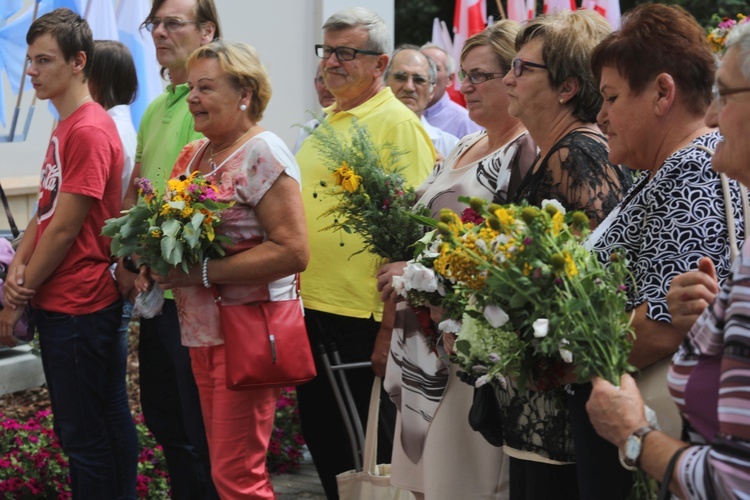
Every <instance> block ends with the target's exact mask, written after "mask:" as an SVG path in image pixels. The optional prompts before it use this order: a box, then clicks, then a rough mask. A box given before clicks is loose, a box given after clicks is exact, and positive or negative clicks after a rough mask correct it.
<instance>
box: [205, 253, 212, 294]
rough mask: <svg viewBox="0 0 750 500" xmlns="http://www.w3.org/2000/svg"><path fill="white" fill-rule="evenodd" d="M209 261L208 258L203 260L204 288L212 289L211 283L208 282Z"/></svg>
mask: <svg viewBox="0 0 750 500" xmlns="http://www.w3.org/2000/svg"><path fill="white" fill-rule="evenodd" d="M208 261H209V258H208V257H206V258H205V259H203V286H205V287H206V288H211V283H209V282H208Z"/></svg>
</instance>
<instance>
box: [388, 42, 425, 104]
mask: <svg viewBox="0 0 750 500" xmlns="http://www.w3.org/2000/svg"><path fill="white" fill-rule="evenodd" d="M405 50H413V51H414V52H416V53H418V54H419V55H420V56H422V57H424V58H425V59H426V60H427V80H428V81H429V82H430V92H432V89H433V88H434V87H435V80H437V64H435V61H433V60H432V58H431V57H430V56H428V55H427V54H425V53H424V52H422V51H421V50H419V46H418V45H414V44H411V43H402V44H401V45H399V46H398V47H396V50H394V51H393V54H391V59H390V61H388V67H387V68H386V69H385V73H383V81H385V79H386V78H388V75H390V74H391V66H393V61H394V60H395V59H396V54H398V53H399V52H403V51H405Z"/></svg>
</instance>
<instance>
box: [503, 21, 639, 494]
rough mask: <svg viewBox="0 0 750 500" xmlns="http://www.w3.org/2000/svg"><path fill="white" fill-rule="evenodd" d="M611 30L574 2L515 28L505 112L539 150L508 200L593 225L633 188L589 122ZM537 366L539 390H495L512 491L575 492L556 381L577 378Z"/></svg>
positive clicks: (566, 423) (569, 437)
mask: <svg viewBox="0 0 750 500" xmlns="http://www.w3.org/2000/svg"><path fill="white" fill-rule="evenodd" d="M610 32H611V28H610V27H609V25H608V24H607V22H606V21H605V19H604V18H603V17H602V16H601V15H599V14H598V13H596V12H595V11H593V10H581V11H577V12H570V11H563V12H559V13H555V14H551V15H544V16H540V17H538V18H536V19H533V20H531V21H529V22H527V23H526V24H524V25H523V27H522V28H521V31H520V32H519V33H518V36H517V37H516V50H517V54H516V56H515V59H514V60H513V64H512V68H511V70H510V71H509V72H508V73H507V75H505V78H503V82H504V83H505V85H506V89H507V93H508V101H509V108H508V112H509V114H510V115H511V116H513V117H515V118H517V119H519V120H520V121H521V123H522V124H523V125H524V126H525V127H526V129H527V130H528V131H529V134H530V135H531V137H532V138H533V139H534V141H535V142H536V144H537V145H538V146H539V155H538V156H537V158H536V160H535V163H534V166H533V167H532V170H531V172H530V173H529V174H528V175H527V176H526V177H525V178H524V180H523V182H522V184H521V186H520V187H519V189H518V191H516V193H515V196H514V198H513V199H512V200H511V201H513V202H516V203H520V202H522V201H524V200H525V201H527V202H528V203H529V204H531V205H536V206H541V203H542V201H544V200H546V199H554V200H557V201H559V202H560V203H561V204H562V206H563V207H565V209H566V210H583V211H584V212H585V213H586V215H588V216H589V218H590V220H591V225H592V226H596V225H597V224H599V223H600V222H601V221H602V220H603V219H604V218H605V217H606V215H607V213H608V212H609V211H610V210H612V209H613V208H614V207H615V206H616V205H617V203H618V201H619V200H620V199H621V198H622V196H623V194H624V193H625V191H626V190H627V188H628V187H629V186H630V184H631V182H630V176H629V175H628V174H627V173H626V172H624V171H623V169H621V168H620V167H618V166H616V165H613V164H612V163H610V162H609V160H608V158H607V142H606V138H605V137H604V136H603V135H602V133H601V131H600V130H599V128H598V127H597V125H596V114H597V112H598V111H599V108H600V106H601V102H602V98H601V96H600V95H599V92H598V90H597V85H596V82H595V80H594V77H593V74H592V73H591V69H590V67H589V60H590V56H591V53H592V52H593V50H594V47H595V46H596V45H597V43H599V42H600V41H601V40H603V39H604V38H605V37H606V36H607V35H608V34H609V33H610ZM566 366H567V365H566ZM535 371H536V373H533V374H531V375H532V379H533V381H532V383H531V385H532V386H533V387H534V388H535V389H537V390H530V389H528V388H525V387H518V385H517V384H516V382H515V381H511V383H510V384H509V385H508V390H498V391H496V394H497V397H498V400H499V403H500V408H501V412H500V413H501V420H502V421H503V438H504V441H505V446H504V450H505V452H506V454H507V455H509V456H510V494H511V499H540V500H541V499H545V500H547V499H557V498H559V499H570V498H578V485H577V479H576V469H575V460H576V454H575V450H574V445H573V437H572V433H571V429H570V422H569V417H568V412H567V407H566V395H565V391H564V389H563V387H562V384H563V383H566V382H568V381H569V380H568V379H572V380H574V379H575V376H574V375H573V374H569V375H566V374H565V373H564V371H563V368H562V367H561V366H553V367H548V368H544V369H542V368H540V369H538V370H535Z"/></svg>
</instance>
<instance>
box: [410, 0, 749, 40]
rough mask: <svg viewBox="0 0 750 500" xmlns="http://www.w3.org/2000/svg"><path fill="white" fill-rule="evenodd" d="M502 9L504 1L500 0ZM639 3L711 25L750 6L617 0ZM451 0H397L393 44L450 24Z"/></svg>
mask: <svg viewBox="0 0 750 500" xmlns="http://www.w3.org/2000/svg"><path fill="white" fill-rule="evenodd" d="M501 3H502V6H503V9H505V8H506V3H507V2H506V0H501ZM577 3H579V4H580V0H578V2H577ZM643 3H663V4H677V5H680V6H682V7H684V8H685V10H687V11H688V12H690V13H691V14H693V16H695V18H696V19H697V20H698V22H699V23H700V24H701V25H702V26H708V25H710V24H711V16H712V15H713V14H715V13H718V14H719V15H720V16H727V17H734V16H735V15H736V14H737V13H738V12H742V13H743V14H747V13H748V10H750V5H748V2H747V1H746V0H663V1H660V2H651V1H648V0H620V9H621V11H622V12H623V13H625V12H627V11H628V10H630V9H632V8H633V7H635V6H636V5H640V4H643ZM542 4H543V0H537V9H538V10H539V12H540V13H541V9H542ZM454 6H455V0H399V1H398V2H396V12H395V14H396V34H395V37H396V45H399V44H402V43H415V44H417V45H421V44H423V43H425V42H427V41H429V40H430V39H431V38H432V20H433V19H434V18H435V17H438V18H440V19H442V20H443V21H445V22H446V23H447V24H448V28H449V29H451V26H452V25H453V9H454ZM487 14H488V15H491V16H494V18H495V19H500V14H499V9H498V7H497V3H496V0H487Z"/></svg>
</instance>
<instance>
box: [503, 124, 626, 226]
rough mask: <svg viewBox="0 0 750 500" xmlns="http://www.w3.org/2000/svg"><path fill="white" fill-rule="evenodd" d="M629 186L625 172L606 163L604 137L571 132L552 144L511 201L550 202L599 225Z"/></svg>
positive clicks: (606, 155) (537, 204)
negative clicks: (550, 148) (576, 212)
mask: <svg viewBox="0 0 750 500" xmlns="http://www.w3.org/2000/svg"><path fill="white" fill-rule="evenodd" d="M631 184H632V179H631V177H630V175H629V174H628V172H627V171H626V170H625V169H623V168H621V167H619V166H617V165H613V164H612V163H610V161H609V158H608V151H607V146H606V142H605V140H604V138H603V137H602V136H600V135H598V134H595V133H592V132H589V131H580V130H579V131H573V132H571V133H570V134H568V135H566V136H565V137H563V138H562V139H560V141H558V142H557V144H555V146H554V147H553V148H552V150H551V151H550V152H549V153H548V154H547V156H545V157H544V159H543V160H542V162H541V164H540V165H539V167H538V168H537V169H536V170H535V171H534V172H532V173H530V174H529V175H527V176H526V178H524V180H523V182H522V183H521V186H520V188H519V190H518V192H517V194H516V196H515V198H514V199H513V202H515V203H519V202H521V201H522V200H526V201H528V202H529V204H531V205H536V206H540V205H541V204H542V201H544V200H550V199H554V200H557V201H559V202H560V203H562V205H563V206H564V207H565V209H566V210H582V211H584V212H585V213H586V215H588V217H589V218H590V219H591V222H592V225H596V224H599V223H600V222H602V221H603V220H604V218H605V217H606V216H607V214H608V213H609V212H610V211H611V210H612V209H613V208H615V206H616V205H617V203H618V202H619V201H620V199H622V197H623V195H624V194H625V193H626V192H627V191H628V189H629V188H630V186H631Z"/></svg>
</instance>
